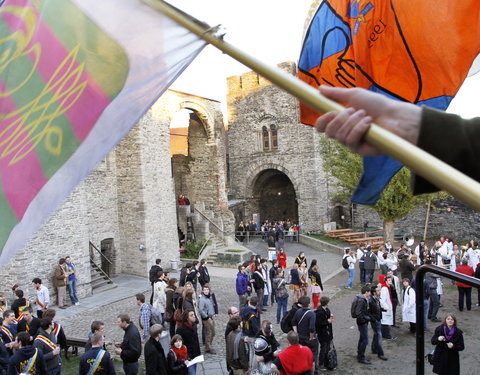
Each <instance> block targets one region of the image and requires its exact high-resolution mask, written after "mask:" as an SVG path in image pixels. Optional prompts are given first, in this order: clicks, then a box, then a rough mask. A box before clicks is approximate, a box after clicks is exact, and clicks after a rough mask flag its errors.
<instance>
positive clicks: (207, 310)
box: [198, 284, 218, 354]
mask: <svg viewBox="0 0 480 375" xmlns="http://www.w3.org/2000/svg"><path fill="white" fill-rule="evenodd" d="M215 305H216V303H215V301H214V299H213V298H212V295H211V294H210V287H209V286H208V284H205V285H204V286H203V288H202V294H201V295H200V298H199V299H198V311H199V313H200V317H201V318H202V333H203V332H204V333H205V339H204V340H203V342H204V344H205V353H210V354H216V351H215V349H213V348H212V342H213V338H214V337H215V322H214V320H213V318H214V317H215V316H216V315H217V312H218V311H217V310H218V308H217V309H215Z"/></svg>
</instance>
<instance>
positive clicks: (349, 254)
mask: <svg viewBox="0 0 480 375" xmlns="http://www.w3.org/2000/svg"><path fill="white" fill-rule="evenodd" d="M356 262H357V260H356V259H355V254H354V253H353V251H352V250H351V249H350V248H349V247H346V248H345V254H344V255H343V259H342V267H343V268H344V269H345V270H346V271H347V273H348V279H347V282H346V283H345V289H351V287H352V285H353V279H354V277H355V263H356Z"/></svg>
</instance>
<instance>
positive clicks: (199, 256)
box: [198, 233, 213, 260]
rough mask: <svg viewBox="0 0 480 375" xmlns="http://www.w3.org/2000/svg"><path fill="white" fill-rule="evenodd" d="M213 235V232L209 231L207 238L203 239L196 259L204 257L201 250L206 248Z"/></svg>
mask: <svg viewBox="0 0 480 375" xmlns="http://www.w3.org/2000/svg"><path fill="white" fill-rule="evenodd" d="M212 237H213V233H210V234H209V235H208V237H207V240H206V241H205V243H204V244H203V246H202V247H201V249H200V251H199V252H198V260H200V259H202V258H204V256H203V252H204V250H205V249H206V248H207V246H208V241H210V240H211V239H212Z"/></svg>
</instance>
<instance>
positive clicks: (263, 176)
mask: <svg viewBox="0 0 480 375" xmlns="http://www.w3.org/2000/svg"><path fill="white" fill-rule="evenodd" d="M253 198H254V200H255V201H256V202H257V205H258V212H259V213H260V219H261V221H264V220H267V219H268V220H288V219H290V220H291V221H293V222H296V223H298V204H297V197H296V194H295V188H294V187H293V184H292V181H290V179H289V178H288V176H287V175H286V174H285V173H283V172H280V171H279V170H277V169H266V170H264V171H262V172H260V173H259V174H258V175H257V177H256V179H255V182H254V184H253Z"/></svg>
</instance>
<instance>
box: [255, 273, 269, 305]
mask: <svg viewBox="0 0 480 375" xmlns="http://www.w3.org/2000/svg"><path fill="white" fill-rule="evenodd" d="M252 279H253V288H254V289H255V293H256V294H257V301H258V306H257V308H258V311H267V309H265V308H264V307H263V290H264V288H265V279H264V278H263V275H262V273H261V271H260V270H259V269H256V270H255V272H254V273H253V275H252Z"/></svg>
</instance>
